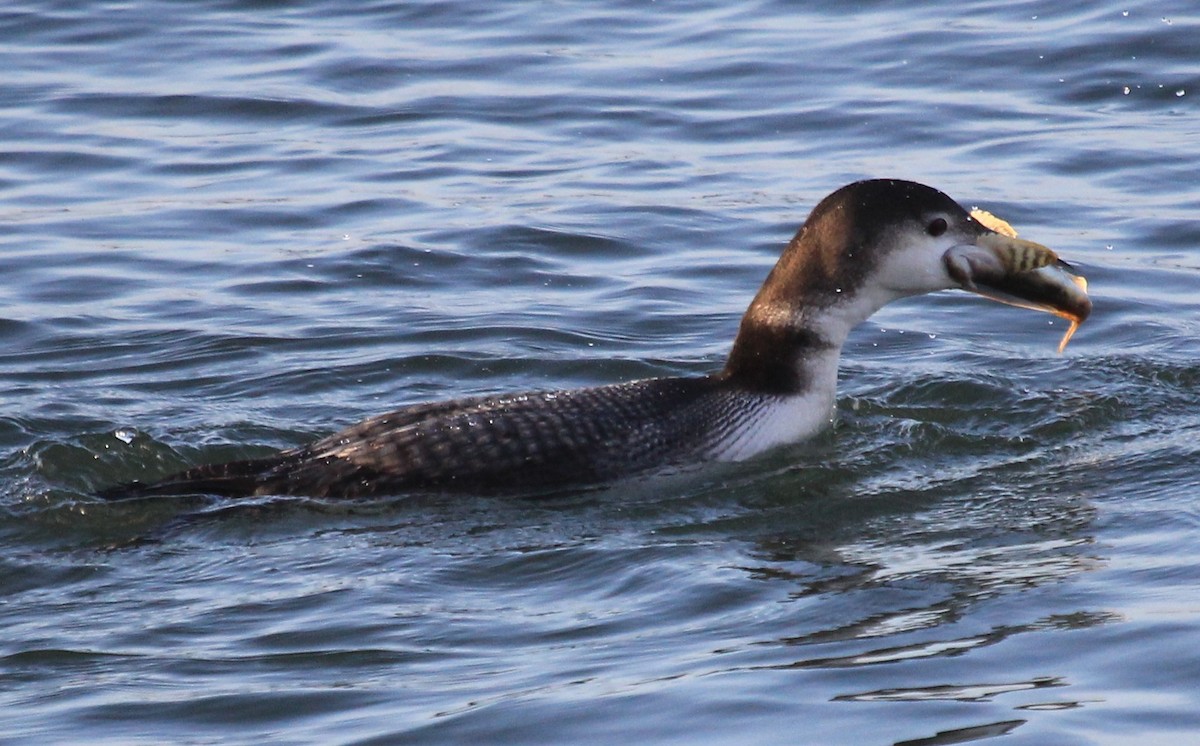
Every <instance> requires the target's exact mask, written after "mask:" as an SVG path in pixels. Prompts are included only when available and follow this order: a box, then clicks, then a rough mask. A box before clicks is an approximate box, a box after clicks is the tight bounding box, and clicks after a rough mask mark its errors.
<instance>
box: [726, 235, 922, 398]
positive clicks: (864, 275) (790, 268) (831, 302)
mask: <svg viewBox="0 0 1200 746" xmlns="http://www.w3.org/2000/svg"><path fill="white" fill-rule="evenodd" d="M826 232H827V231H825V230H823V229H816V230H810V229H809V227H808V226H807V225H806V226H805V227H802V228H801V229H800V231H799V232H798V233H797V234H796V235H795V237H794V238H793V239H792V240H791V242H790V243H789V244H788V246H787V248H786V249H784V251H783V254H782V255H781V256H780V257H779V261H778V262H776V264H775V266H774V267H772V269H771V271H770V273H769V274H768V275H767V279H766V281H765V282H764V283H763V285H762V287H761V288H760V289H759V291H758V294H757V295H755V297H754V300H753V302H751V303H750V307H749V308H748V309H747V310H746V315H745V316H743V317H742V323H741V326H740V327H739V329H738V335H737V339H735V340H734V343H733V349H732V350H731V351H730V353H729V359H728V360H727V361H726V363H725V369H724V370H723V371H722V372H721V376H720V377H721V378H722V379H723V380H725V381H728V382H729V383H731V384H734V385H737V386H738V387H740V388H744V389H746V390H751V391H755V392H760V393H764V394H774V395H798V394H807V393H814V392H820V393H822V394H823V395H824V394H828V396H829V397H830V398H832V397H833V395H834V394H833V389H834V388H835V387H836V384H837V363H838V358H839V356H840V354H841V350H842V345H843V344H844V343H845V341H846V338H847V337H848V336H849V334H850V330H852V329H853V328H854V327H855V326H857V325H858V324H860V323H862V322H863V321H866V320H867V318H868V317H870V316H871V314H873V313H875V312H876V311H878V310H879V309H880V308H881V307H882V306H883V305H885V304H886V303H889V302H891V301H893V300H896V299H897V298H899V297H901V296H902V295H903V293H900V292H896V291H893V290H890V289H888V288H886V287H884V286H881V285H879V284H878V283H873V282H871V281H870V279H869V276H868V275H869V273H870V270H871V269H873V268H874V263H873V262H872V263H865V262H864V261H855V260H854V254H855V252H853V251H849V252H847V251H839V250H837V247H838V246H839V245H840V244H839V242H838V241H832V240H830V237H829V236H826V235H825V233H826ZM864 264H866V266H864Z"/></svg>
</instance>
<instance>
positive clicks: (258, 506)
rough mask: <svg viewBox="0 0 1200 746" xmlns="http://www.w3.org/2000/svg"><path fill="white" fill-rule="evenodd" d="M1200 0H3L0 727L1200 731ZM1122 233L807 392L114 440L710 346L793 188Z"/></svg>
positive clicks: (599, 373)
mask: <svg viewBox="0 0 1200 746" xmlns="http://www.w3.org/2000/svg"><path fill="white" fill-rule="evenodd" d="M1197 39H1200V13H1197V11H1196V8H1195V7H1194V5H1193V4H1190V3H1184V2H1174V3H1157V2H1150V1H1149V0H1139V1H1136V2H1128V3H1091V2H1054V3H1051V2H1026V3H998V2H954V3H951V2H945V0H937V1H935V2H930V3H925V4H923V5H920V6H913V7H904V6H903V5H902V4H892V3H880V2H865V3H859V4H853V5H849V6H848V5H846V4H844V3H832V2H825V3H808V4H798V3H785V2H779V1H777V0H776V1H769V0H754V1H752V2H746V3H737V4H730V3H718V2H680V3H666V2H628V1H625V2H615V1H614V2H571V1H569V0H564V1H563V2H517V1H513V2H488V3H484V2H472V1H471V0H467V1H466V2H460V3H430V2H397V1H395V0H375V1H374V2H356V3H348V2H330V1H326V2H320V1H314V2H309V3H288V2H267V1H252V0H220V1H218V0H196V1H194V2H187V3H176V2H162V1H160V2H153V1H150V0H147V1H146V2H97V3H71V2H52V1H49V0H47V1H45V2H22V1H21V0H18V1H17V2H16V3H8V4H6V5H5V7H4V9H3V10H0V60H2V62H3V69H4V70H5V74H4V75H3V76H2V79H0V225H3V230H2V231H0V277H2V278H3V280H2V281H0V402H2V403H3V409H2V410H0V480H2V484H3V490H2V492H0V542H2V546H3V552H2V553H0V629H3V634H2V635H0V716H2V718H0V720H2V722H3V728H2V729H0V740H3V741H4V742H5V743H30V744H32V743H37V744H45V743H91V744H139V743H145V744H152V743H153V744H159V743H181V744H203V743H222V744H238V743H253V744H259V743H279V744H285V743H286V744H291V743H297V744H298V743H339V744H375V743H379V744H382V743H431V744H433V743H446V744H452V743H453V744H460V743H522V744H537V743H545V744H562V743H585V742H586V743H687V744H698V743H699V744H710V743H711V744H727V743H754V744H785V743H786V744H796V743H804V744H855V745H858V744H908V745H909V746H913V745H916V744H923V745H933V744H952V743H968V742H971V743H974V742H989V741H996V742H997V743H1004V744H1006V745H1008V744H1038V745H1045V744H1147V743H1171V744H1182V743H1200V652H1198V651H1200V564H1198V560H1197V557H1200V514H1198V506H1200V501H1198V495H1197V485H1198V483H1200V467H1198V466H1197V463H1198V462H1200V343H1198V341H1197V339H1198V338H1200V253H1198V252H1197V247H1198V246H1200V219H1198V216H1200V118H1198V116H1197V115H1198V110H1197V105H1198V104H1197V102H1200V56H1198V54H1200V53H1198V50H1200V47H1198V46H1197ZM874 176H893V177H900V178H909V179H915V180H918V181H922V182H925V183H928V184H931V185H933V186H935V187H937V188H939V189H942V190H943V191H945V192H947V193H948V194H950V195H951V196H953V197H955V198H956V199H958V200H959V201H961V202H962V203H963V204H964V205H967V206H976V205H978V206H981V207H984V208H986V209H988V210H991V211H992V212H994V213H996V214H998V215H1000V216H1002V217H1004V218H1005V219H1007V220H1008V221H1009V222H1011V223H1013V224H1014V225H1015V226H1016V227H1017V228H1018V229H1019V230H1020V231H1021V234H1022V235H1023V236H1026V237H1028V238H1031V239H1033V240H1036V241H1039V242H1042V243H1045V244H1047V245H1049V246H1052V247H1054V248H1055V249H1056V250H1057V251H1059V253H1060V254H1062V255H1063V256H1064V257H1065V258H1067V259H1068V260H1069V261H1071V262H1072V263H1073V264H1075V265H1076V266H1077V267H1078V268H1079V270H1080V271H1081V272H1082V273H1083V274H1085V275H1086V276H1087V277H1088V278H1089V280H1090V282H1091V292H1092V297H1093V300H1094V303H1095V311H1094V315H1093V317H1092V318H1091V319H1090V320H1089V321H1088V322H1087V323H1086V324H1085V325H1084V326H1083V327H1082V329H1081V330H1080V331H1079V333H1078V334H1077V335H1076V337H1075V339H1074V340H1073V341H1072V343H1071V345H1070V346H1069V347H1068V348H1067V350H1066V352H1065V353H1064V354H1063V355H1061V356H1060V355H1057V354H1055V351H1054V348H1055V345H1056V344H1057V341H1058V338H1059V336H1060V335H1061V333H1062V331H1063V326H1062V322H1061V321H1058V320H1056V319H1053V318H1051V317H1048V316H1045V315H1041V314H1033V313H1029V312H1026V311H1021V310H1018V309H1012V308H1008V307H1004V306H1001V305H998V304H992V303H988V302H986V301H984V300H981V299H978V298H975V297H972V296H969V295H967V294H965V293H961V292H957V293H956V292H947V293H942V294H938V295H934V296H927V297H923V298H916V299H911V300H908V301H905V302H903V303H900V304H896V305H894V306H890V307H888V308H887V309H884V311H882V312H881V313H880V314H878V315H877V316H876V317H875V318H873V319H872V320H871V321H869V322H868V323H866V324H864V325H863V326H862V327H861V328H860V329H858V330H857V331H856V332H855V334H854V335H853V336H852V338H851V340H850V342H849V344H848V345H847V348H846V350H845V353H844V363H843V368H842V375H841V385H840V395H839V415H840V416H839V420H838V423H837V425H836V426H835V427H834V428H833V429H832V430H831V431H830V432H828V433H825V434H823V435H822V436H820V437H819V438H817V439H816V440H815V441H814V442H811V443H808V444H804V445H801V446H797V447H795V448H788V449H784V450H782V451H780V452H777V453H773V454H771V455H769V456H767V457H764V458H761V459H757V460H754V461H751V462H748V463H746V464H741V465H738V466H736V467H732V468H722V469H711V470H704V471H702V472H700V473H698V474H697V475H693V476H692V477H691V478H689V479H686V480H680V479H658V480H653V479H652V480H643V481H638V482H633V483H626V484H617V485H613V486H611V487H610V488H607V489H605V490H602V491H593V492H585V493H582V494H580V493H574V494H564V495H561V496H554V497H551V498H550V499H543V500H527V499H520V498H512V497H509V498H497V497H487V496H469V495H468V496H458V497H439V496H428V495H427V496H413V495H407V496H406V495H397V496H395V497H389V498H386V499H379V500H372V501H361V502H354V503H349V504H346V503H336V502H316V501H311V500H304V499H295V498H293V499H277V500H259V501H254V502H252V503H236V502H233V501H221V500H202V499H198V498H188V499H154V500H141V501H133V502H128V503H118V504H105V503H102V502H100V501H98V500H97V499H95V498H94V497H92V496H91V495H92V492H93V490H95V489H97V488H99V487H101V486H104V485H107V484H111V483H113V482H117V481H122V480H128V479H132V478H137V477H149V476H156V475H162V474H165V473H167V472H169V471H171V470H174V469H178V468H182V467H185V466H187V465H191V464H197V463H202V462H209V461H218V460H225V459H233V458H241V457H251V456H257V455H264V454H267V453H270V452H271V451H272V450H273V449H276V448H280V447H285V446H291V445H296V444H300V443H303V442H306V441H307V440H309V439H312V438H314V437H317V436H320V435H323V434H325V433H328V432H331V431H332V430H334V429H335V428H338V427H341V426H344V425H348V424H351V423H353V422H354V421H356V420H358V419H361V418H363V417H366V416H369V415H371V414H377V413H381V412H384V411H387V410H388V409H392V408H395V407H397V406H400V405H403V404H407V403H412V402H418V401H423V400H429V399H436V398H442V397H452V396H462V395H469V394H477V393H486V392H502V391H512V390H519V389H540V388H560V387H573V386H581V385H589V384H597V383H609V382H616V381H623V380H629V379H633V378H639V377H646V376H656V375H679V374H700V373H704V372H708V371H712V370H714V369H716V368H719V367H720V365H721V363H722V361H723V357H724V355H725V354H726V352H727V351H728V347H729V343H730V341H731V339H732V337H733V334H734V332H735V330H736V328H737V323H738V319H739V317H740V314H741V313H742V311H743V310H744V308H745V306H746V304H747V303H748V302H749V299H750V298H751V296H752V295H753V293H754V292H755V290H756V289H757V287H758V285H759V283H760V282H761V280H762V278H763V276H764V275H765V273H766V271H767V269H768V268H769V267H770V266H771V264H772V263H773V261H774V259H775V257H776V256H777V255H778V252H779V250H780V248H781V247H782V246H783V244H784V243H785V242H786V241H787V240H788V238H789V237H790V236H791V234H792V233H793V232H794V231H795V230H796V228H797V226H799V225H800V223H801V222H802V221H803V220H804V217H805V215H806V214H807V212H808V210H809V209H810V208H811V207H812V206H813V205H814V204H815V203H816V202H817V201H818V200H819V199H820V198H821V197H822V196H824V195H825V194H827V193H828V192H830V191H832V190H833V189H834V188H836V187H838V186H840V185H842V184H844V183H846V182H849V181H852V180H855V179H859V178H865V177H874Z"/></svg>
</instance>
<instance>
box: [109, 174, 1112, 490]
mask: <svg viewBox="0 0 1200 746" xmlns="http://www.w3.org/2000/svg"><path fill="white" fill-rule="evenodd" d="M949 288H963V289H966V290H969V291H973V292H976V293H979V294H982V295H985V296H988V297H992V298H995V299H998V300H1002V301H1005V302H1010V303H1014V304H1016V305H1021V306H1025V307H1028V308H1035V309H1038V310H1043V311H1049V312H1051V313H1055V314H1057V315H1059V316H1062V317H1064V318H1067V319H1069V320H1070V321H1071V327H1070V329H1069V330H1068V337H1069V336H1070V333H1071V332H1073V331H1074V329H1075V327H1076V326H1078V324H1079V323H1080V322H1082V321H1083V320H1084V319H1085V318H1087V316H1088V314H1089V313H1090V312H1091V302H1090V300H1089V299H1088V296H1087V292H1086V282H1085V281H1084V280H1083V278H1082V277H1079V276H1077V275H1075V274H1074V273H1073V272H1071V271H1070V267H1069V266H1068V265H1066V264H1065V263H1064V262H1062V261H1060V260H1059V259H1058V257H1057V256H1056V255H1055V254H1054V252H1052V251H1051V250H1050V249H1048V248H1046V247H1044V246H1041V245H1039V244H1035V243H1032V242H1029V241H1024V240H1021V239H1018V238H1015V237H1013V236H1009V235H1002V234H1001V233H997V232H996V231H994V230H991V229H990V228H988V227H985V226H984V225H983V224H982V223H981V222H980V221H979V220H977V219H976V218H975V217H972V215H971V214H969V213H968V212H967V211H966V210H965V209H963V208H962V207H961V206H960V205H959V204H958V203H956V202H955V201H954V200H952V199H950V198H949V197H948V196H946V195H945V194H943V193H941V192H939V191H937V190H936V189H933V188H931V187H928V186H924V185H922V184H917V183H914V182H910V181H899V180H891V179H873V180H868V181H859V182H856V183H853V184H850V185H848V186H845V187H842V188H841V189H838V190H837V191H835V192H833V193H832V194H830V195H829V196H828V197H826V198H825V199H823V200H822V201H821V202H820V204H818V205H817V206H816V207H815V208H814V209H813V211H812V213H811V214H810V215H809V217H808V220H807V221H805V223H804V225H803V226H802V227H801V228H800V230H799V232H797V233H796V235H795V237H794V238H793V239H792V240H791V242H790V243H788V245H787V248H785V249H784V251H783V254H782V256H781V257H780V258H779V261H778V262H777V263H776V265H775V267H774V268H773V269H772V270H771V272H770V273H769V274H768V275H767V279H766V281H765V282H764V283H763V285H762V288H761V289H760V290H759V291H758V294H757V295H756V296H755V297H754V300H753V301H752V302H751V304H750V307H749V309H748V310H747V311H746V314H745V316H743V318H742V321H741V326H740V328H739V330H738V334H737V338H736V339H735V340H734V343H733V349H732V351H731V352H730V353H729V358H728V360H727V361H726V363H725V367H724V369H722V370H721V371H720V372H717V373H714V374H712V375H708V376H703V377H693V378H686V377H679V378H654V379H649V380H642V381H633V382H629V383H619V384H615V385H609V386H599V387H594V388H584V389H576V390H567V391H550V392H536V393H522V394H511V395H500V396H482V397H472V398H466V399H457V400H453V401H445V402H436V403H428V404H416V405H413V406H408V407H404V408H402V409H399V410H396V411H395V412H390V413H388V414H384V415H380V416H378V417H374V418H371V419H368V420H365V421H364V422H361V423H359V424H357V425H354V426H352V427H350V428H347V429H346V430H343V431H341V432H338V433H335V434H333V435H330V436H329V437H327V438H324V439H322V440H318V441H316V442H314V443H311V444H309V445H305V446H301V447H298V448H292V449H288V450H284V451H281V452H279V453H278V454H276V455H274V456H270V457H267V458H262V459H255V460H249V461H235V462H231V463H223V464H214V465H208V466H199V467H195V468H192V469H188V470H187V471H184V472H181V473H178V474H175V475H173V476H169V477H167V478H166V479H163V480H162V481H158V482H152V483H142V482H133V483H131V484H125V485H120V486H116V487H112V488H109V489H107V490H105V491H103V492H102V493H100V496H101V497H104V498H106V499H123V498H130V497H140V496H148V495H179V494H196V493H200V494H208V495H219V496H226V497H245V496H251V495H304V496H313V497H359V496H367V495H378V494H389V493H390V494H398V493H403V492H406V491H413V490H434V491H455V490H457V491H492V490H497V489H500V490H518V491H522V490H534V489H547V488H549V489H553V488H560V487H568V486H577V485H587V484H598V483H605V482H609V481H612V480H615V479H618V478H622V477H628V476H633V475H641V474H649V473H655V472H659V471H667V470H671V469H673V468H678V467H682V466H686V465H688V464H694V463H697V462H702V461H737V460H741V459H745V458H748V457H750V456H754V455H755V454H758V453H761V452H763V451H766V450H768V449H771V448H774V447H776V446H779V445H783V444H786V443H793V442H796V441H800V440H803V439H805V438H808V437H810V436H812V435H814V434H815V433H817V432H818V431H819V430H820V429H822V428H823V427H824V426H825V425H827V424H828V423H829V422H830V421H831V418H832V413H833V410H834V405H835V394H836V385H837V369H838V358H839V356H840V353H841V349H842V345H843V343H844V342H845V341H846V337H847V335H848V334H849V333H850V330H851V329H853V328H854V327H855V326H856V325H857V324H859V323H860V322H862V321H864V320H865V319H867V317H869V316H870V315H871V314H873V313H875V311H877V310H879V309H880V308H881V307H882V306H884V305H885V304H887V303H890V302H891V301H894V300H897V299H899V298H904V297H908V296H912V295H918V294H921V293H929V292H934V291H937V290H944V289H949ZM1065 343H1066V339H1065V338H1064V340H1063V344H1065ZM1060 349H1061V347H1060Z"/></svg>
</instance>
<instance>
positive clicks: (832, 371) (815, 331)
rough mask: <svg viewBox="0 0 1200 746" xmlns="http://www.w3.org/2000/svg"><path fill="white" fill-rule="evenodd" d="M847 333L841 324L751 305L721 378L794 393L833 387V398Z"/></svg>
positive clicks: (745, 387)
mask: <svg viewBox="0 0 1200 746" xmlns="http://www.w3.org/2000/svg"><path fill="white" fill-rule="evenodd" d="M845 338H846V334H845V333H844V332H842V331H841V330H840V329H836V328H828V329H826V328H822V326H821V325H811V324H805V323H803V322H802V321H801V320H799V319H787V320H783V319H779V318H772V317H771V316H769V315H765V314H761V313H755V308H754V307H753V306H751V309H750V311H747V312H746V315H745V316H744V317H743V318H742V324H741V327H740V329H739V330H738V335H737V339H735V340H734V342H733V349H732V350H731V351H730V353H729V358H728V359H727V360H726V362H725V369H724V370H723V371H722V372H721V374H720V377H721V379H722V380H724V381H726V382H728V383H730V384H733V385H735V386H737V387H738V388H740V389H743V390H746V391H752V392H754V393H760V394H770V395H776V396H794V395H800V394H808V393H814V392H818V391H822V392H824V391H828V394H829V397H830V398H832V396H833V389H834V388H836V385H837V365H838V358H839V357H840V355H841V351H842V343H843V342H844V341H845Z"/></svg>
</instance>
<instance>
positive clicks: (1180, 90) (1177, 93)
mask: <svg viewBox="0 0 1200 746" xmlns="http://www.w3.org/2000/svg"><path fill="white" fill-rule="evenodd" d="M1184 92H1185V91H1184V90H1183V89H1182V88H1180V89H1179V90H1178V91H1175V95H1176V96H1182V95H1183V94H1184Z"/></svg>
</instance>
